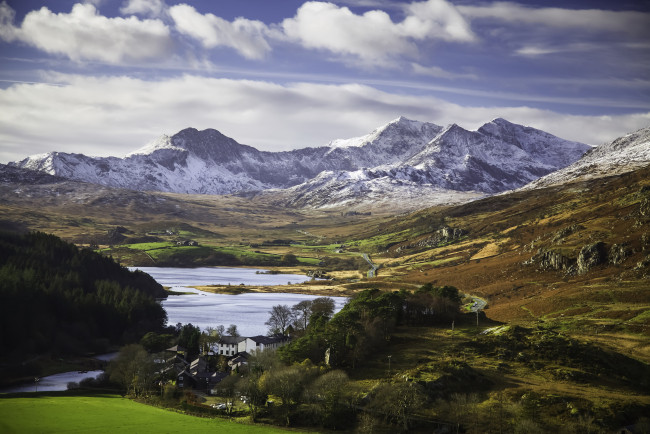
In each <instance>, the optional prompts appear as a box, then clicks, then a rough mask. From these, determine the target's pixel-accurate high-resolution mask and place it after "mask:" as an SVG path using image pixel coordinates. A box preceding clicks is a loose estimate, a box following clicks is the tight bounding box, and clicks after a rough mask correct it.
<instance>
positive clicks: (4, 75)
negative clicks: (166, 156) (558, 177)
mask: <svg viewBox="0 0 650 434" xmlns="http://www.w3.org/2000/svg"><path fill="white" fill-rule="evenodd" d="M400 115H404V116H406V117H409V118H412V119H418V120H421V121H429V122H434V123H437V124H439V125H447V124H449V123H457V124H459V125H461V126H463V127H465V128H468V129H475V128H477V127H479V126H480V125H482V124H483V123H485V122H488V121H490V120H491V119H493V118H496V117H504V118H506V119H508V120H511V121H513V122H516V123H521V124H525V125H530V126H533V127H536V128H540V129H543V130H546V131H549V132H551V133H553V134H556V135H558V136H560V137H563V138H567V139H572V140H577V141H582V142H585V143H589V144H592V145H598V144H600V143H603V142H605V141H608V140H612V139H614V138H616V137H618V136H621V135H623V134H625V133H627V132H631V131H633V130H635V129H638V128H641V127H644V126H648V125H650V7H649V6H648V3H647V2H646V1H641V0H638V1H625V0H623V1H617V2H611V1H541V0H540V1H518V2H485V1H475V0H457V1H452V0H422V1H391V0H356V1H353V0H347V1H333V2H320V1H309V2H305V1H294V0H281V1H269V0H241V1H225V0H211V1H192V2H190V1H187V2H176V1H173V0H124V1H109V0H95V1H85V2H83V1H67V0H50V1H40V2H39V1H32V0H4V1H1V2H0V162H7V161H15V160H18V159H22V158H24V157H26V156H28V155H31V154H36V153H42V152H48V151H53V150H57V151H66V152H79V153H84V154H87V155H104V156H106V155H116V156H120V155H124V154H126V153H128V152H130V151H133V150H135V149H137V148H139V147H140V146H142V145H144V144H145V143H146V142H148V141H150V140H153V139H154V138H156V137H157V136H159V135H161V134H163V133H165V134H174V133H176V132H177V131H179V130H180V129H182V128H185V127H188V126H193V127H196V128H199V129H203V128H216V129H218V130H220V131H221V132H223V133H224V134H226V135H228V136H231V137H233V138H234V139H236V140H237V141H239V142H241V143H245V144H248V145H251V146H255V147H257V148H259V149H263V150H286V149H292V148H297V147H305V146H320V145H324V144H326V143H327V142H329V141H330V140H333V139H336V138H347V137H353V136H358V135H362V134H366V133H368V132H370V131H371V130H373V129H374V128H376V127H378V126H380V125H382V124H385V123H387V122H388V121H390V120H392V119H394V118H397V117H398V116H400Z"/></svg>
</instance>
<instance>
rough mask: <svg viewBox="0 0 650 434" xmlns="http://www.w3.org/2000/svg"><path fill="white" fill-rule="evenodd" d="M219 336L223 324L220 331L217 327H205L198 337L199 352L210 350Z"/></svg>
mask: <svg viewBox="0 0 650 434" xmlns="http://www.w3.org/2000/svg"><path fill="white" fill-rule="evenodd" d="M221 336H223V326H221V332H220V331H219V328H214V327H206V329H205V330H204V331H203V333H201V337H200V338H199V344H200V348H201V352H202V353H203V354H208V353H209V352H210V351H211V350H212V348H213V346H214V345H215V344H216V343H217V342H219V339H221Z"/></svg>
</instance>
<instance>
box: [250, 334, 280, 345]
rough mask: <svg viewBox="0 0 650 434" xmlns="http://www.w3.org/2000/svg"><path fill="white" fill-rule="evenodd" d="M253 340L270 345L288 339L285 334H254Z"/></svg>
mask: <svg viewBox="0 0 650 434" xmlns="http://www.w3.org/2000/svg"><path fill="white" fill-rule="evenodd" d="M248 339H250V340H251V341H253V342H255V343H257V344H263V345H270V344H275V343H278V342H284V341H286V340H287V338H286V337H285V336H262V335H259V336H252V337H250V338H248Z"/></svg>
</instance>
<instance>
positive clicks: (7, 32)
mask: <svg viewBox="0 0 650 434" xmlns="http://www.w3.org/2000/svg"><path fill="white" fill-rule="evenodd" d="M15 17H16V11H14V10H13V9H12V8H11V6H9V5H8V4H7V2H6V1H3V2H2V3H0V39H3V40H5V41H7V42H12V41H14V40H15V39H16V38H17V37H18V35H17V33H18V30H17V29H16V28H15V27H14V18H15Z"/></svg>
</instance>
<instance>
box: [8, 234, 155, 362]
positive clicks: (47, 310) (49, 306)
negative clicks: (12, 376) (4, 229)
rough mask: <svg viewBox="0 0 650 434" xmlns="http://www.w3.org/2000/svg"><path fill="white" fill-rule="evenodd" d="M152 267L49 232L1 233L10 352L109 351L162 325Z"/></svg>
mask: <svg viewBox="0 0 650 434" xmlns="http://www.w3.org/2000/svg"><path fill="white" fill-rule="evenodd" d="M164 297H166V294H165V291H164V289H163V287H162V286H161V285H160V284H158V283H157V282H156V281H155V280H154V279H153V278H151V277H150V276H149V275H147V274H146V273H143V272H140V271H135V272H133V271H129V270H128V269H127V268H125V267H122V266H120V265H119V264H117V263H116V262H115V261H113V260H112V258H107V257H103V256H101V255H99V254H96V253H94V252H92V251H91V250H88V249H80V248H78V247H76V246H75V245H73V244H69V243H66V242H64V241H63V240H61V239H60V238H58V237H56V236H54V235H48V234H45V233H41V232H32V233H26V234H13V233H0V345H1V346H2V348H4V349H5V351H3V352H4V353H5V355H7V356H8V358H13V359H16V360H23V359H24V358H25V357H26V356H28V355H35V354H46V353H50V354H52V355H54V356H64V355H74V354H85V353H88V352H100V351H104V350H106V349H108V348H110V347H113V346H115V345H121V344H124V343H128V342H134V341H137V340H138V339H140V337H141V336H142V335H143V334H145V333H146V332H147V331H151V330H161V329H162V328H163V327H164V326H165V323H166V320H167V314H166V313H165V311H164V309H163V308H162V306H161V305H160V303H158V302H157V301H156V299H157V298H164Z"/></svg>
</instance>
